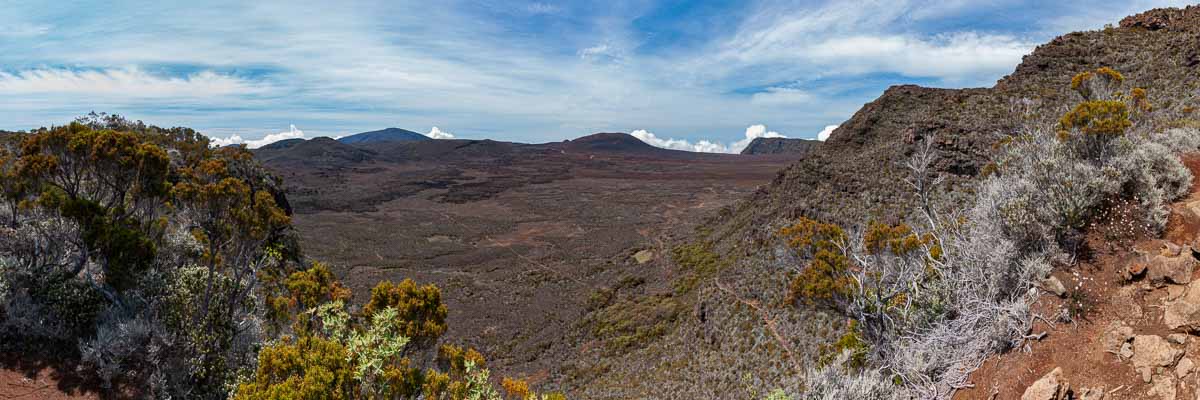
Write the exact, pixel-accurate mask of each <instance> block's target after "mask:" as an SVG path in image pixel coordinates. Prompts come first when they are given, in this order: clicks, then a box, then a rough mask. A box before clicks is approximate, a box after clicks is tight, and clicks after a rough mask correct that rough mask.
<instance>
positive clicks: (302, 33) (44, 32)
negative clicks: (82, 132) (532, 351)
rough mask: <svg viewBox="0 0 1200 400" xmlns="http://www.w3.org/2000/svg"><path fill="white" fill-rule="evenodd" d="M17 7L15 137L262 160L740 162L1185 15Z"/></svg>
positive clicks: (1, 119) (801, 6)
mask: <svg viewBox="0 0 1200 400" xmlns="http://www.w3.org/2000/svg"><path fill="white" fill-rule="evenodd" d="M0 3H3V4H0V27H3V28H0V129H29V128H33V127H38V126H43V125H49V124H61V123H64V122H66V121H69V120H70V119H72V118H73V117H75V116H78V115H81V114H85V113H87V112H88V111H92V110H96V111H107V112H110V113H119V114H123V115H126V116H128V117H131V118H135V119H142V120H145V121H147V122H149V123H153V124H157V125H170V126H175V125H182V126H189V127H193V128H196V129H198V130H200V131H201V132H204V133H206V134H208V135H209V136H213V137H219V138H230V137H234V136H235V135H236V138H237V139H240V140H241V141H246V142H249V143H252V144H256V143H262V142H264V140H263V139H264V138H267V137H268V136H269V137H270V138H272V139H274V138H281V137H292V136H300V135H303V136H305V137H315V136H335V137H336V136H340V135H344V134H347V133H355V132H361V131H366V130H374V129H380V128H384V127H390V126H395V127H401V128H405V129H410V130H414V131H418V132H422V133H426V132H430V131H431V129H432V128H433V127H435V126H436V127H438V128H439V129H438V131H439V132H442V135H443V137H445V136H444V135H446V134H447V133H448V134H452V135H453V136H455V137H459V138H492V139H500V140H511V141H522V142H547V141H557V140H563V139H570V138H574V137H578V136H582V135H585V134H589V133H593V132H600V131H623V132H638V134H639V137H642V138H643V139H644V140H648V141H651V142H653V144H658V145H661V146H670V147H676V148H686V149H702V150H708V151H736V150H737V147H738V146H739V143H743V144H744V143H745V142H746V138H747V137H748V136H767V135H782V136H787V137H799V138H812V137H815V136H816V135H817V133H818V132H820V131H822V130H823V129H824V128H825V127H827V126H829V125H836V124H838V123H841V122H842V121H844V120H846V119H847V118H849V117H850V115H852V114H853V113H854V111H856V110H857V109H858V108H859V107H861V106H862V104H863V103H866V102H869V101H871V100H872V99H874V98H875V97H877V96H878V95H879V94H880V93H881V92H882V91H883V90H884V89H885V88H887V87H888V86H890V85H894V84H901V83H915V84H921V85H926V86H936V87H973V86H991V85H992V84H993V83H994V82H995V81H996V80H997V79H999V78H1001V77H1002V76H1004V75H1005V74H1007V73H1009V72H1011V71H1012V69H1013V68H1014V67H1015V66H1016V64H1017V63H1019V62H1020V59H1021V56H1022V55H1024V54H1026V53H1028V52H1029V51H1031V50H1032V49H1033V48H1034V47H1035V46H1036V45H1038V44H1040V43H1043V42H1046V41H1048V40H1049V39H1051V38H1053V37H1054V36H1057V35H1059V34H1062V33H1066V32H1070V31H1075V30H1089V29H1099V28H1101V27H1103V25H1104V24H1105V23H1116V22H1117V21H1118V20H1119V19H1120V18H1121V17H1123V16H1125V15H1129V14H1132V13H1136V12H1139V11H1141V10H1145V9H1149V8H1153V7H1159V6H1178V5H1182V4H1185V3H1186V2H1175V1H1133V2H1105V3H1104V4H1095V3H1098V2H1086V1H1062V2H1046V1H1004V0H995V1H992V0H981V1H956V0H941V1H878V2H873V1H862V2H839V1H833V2H817V1H724V0H721V1H706V2H701V1H678V0H663V1H649V0H647V1H620V0H614V1H603V2H599V1H565V2H555V1H470V2H467V1H453V0H450V1H404V0H400V1H339V2H323V3H316V2H311V4H309V3H310V2H271V1H255V2H244V1H191V2H150V1H138V2H134V1H112V2H100V1H60V2H57V3H54V5H53V6H48V5H47V3H45V2H41V1H12V0H4V1H0ZM163 3H179V4H163ZM299 3H304V4H299ZM335 3H336V4H335ZM293 126H294V128H293ZM701 141H703V143H707V145H703V144H701ZM698 146H699V147H698Z"/></svg>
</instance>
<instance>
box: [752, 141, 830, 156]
mask: <svg viewBox="0 0 1200 400" xmlns="http://www.w3.org/2000/svg"><path fill="white" fill-rule="evenodd" d="M820 146H821V141H820V140H809V139H787V138H755V139H754V141H752V142H750V145H749V146H746V148H745V149H742V154H744V155H752V154H808V153H809V152H812V151H814V150H816V149H817V148H818V147H820Z"/></svg>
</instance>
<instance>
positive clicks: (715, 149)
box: [630, 124, 787, 154]
mask: <svg viewBox="0 0 1200 400" xmlns="http://www.w3.org/2000/svg"><path fill="white" fill-rule="evenodd" d="M630 135H633V137H636V138H638V140H641V141H643V142H646V143H647V144H649V145H651V146H655V147H661V148H664V149H672V150H683V151H693V152H697V153H732V154H737V153H741V152H742V149H745V148H746V146H749V145H750V142H752V141H754V139H757V138H785V137H787V136H784V135H782V134H780V133H779V132H775V131H770V130H767V126H766V125H761V124H759V125H751V126H750V127H748V128H746V133H745V137H744V138H743V139H742V140H739V141H736V142H733V143H731V144H728V145H726V144H724V143H721V142H719V141H715V140H704V139H702V140H700V141H697V142H695V143H693V142H690V141H688V140H685V139H673V138H667V139H663V138H660V137H658V136H655V135H654V133H651V132H648V131H646V130H645V129H638V130H636V131H633V132H631V133H630Z"/></svg>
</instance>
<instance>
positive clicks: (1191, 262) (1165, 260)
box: [1146, 246, 1196, 286]
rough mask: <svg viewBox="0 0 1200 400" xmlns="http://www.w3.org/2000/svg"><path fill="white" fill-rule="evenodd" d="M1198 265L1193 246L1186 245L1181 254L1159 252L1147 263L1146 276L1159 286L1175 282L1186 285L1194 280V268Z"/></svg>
mask: <svg viewBox="0 0 1200 400" xmlns="http://www.w3.org/2000/svg"><path fill="white" fill-rule="evenodd" d="M1195 267H1196V258H1195V257H1192V249H1191V246H1185V247H1184V250H1183V252H1182V253H1181V254H1176V255H1175V256H1170V257H1168V256H1164V255H1162V254H1159V255H1157V256H1154V257H1153V258H1151V259H1150V261H1149V262H1147V263H1146V277H1147V278H1149V280H1150V282H1151V283H1153V284H1156V285H1159V286H1162V285H1165V284H1168V283H1175V284H1180V285H1186V284H1188V283H1190V282H1191V281H1192V270H1193V269H1195Z"/></svg>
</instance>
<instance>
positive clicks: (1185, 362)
mask: <svg viewBox="0 0 1200 400" xmlns="http://www.w3.org/2000/svg"><path fill="white" fill-rule="evenodd" d="M1194 368H1196V363H1194V362H1192V359H1190V358H1187V357H1184V358H1182V359H1180V360H1179V363H1178V364H1175V376H1176V377H1177V378H1179V379H1183V378H1186V377H1187V376H1188V374H1190V373H1192V369H1194Z"/></svg>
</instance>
